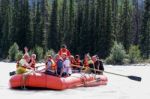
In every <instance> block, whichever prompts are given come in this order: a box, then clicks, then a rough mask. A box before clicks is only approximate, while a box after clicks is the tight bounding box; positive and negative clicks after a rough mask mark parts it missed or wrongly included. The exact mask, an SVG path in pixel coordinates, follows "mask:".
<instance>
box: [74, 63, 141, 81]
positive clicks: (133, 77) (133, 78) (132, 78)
mask: <svg viewBox="0 0 150 99" xmlns="http://www.w3.org/2000/svg"><path fill="white" fill-rule="evenodd" d="M73 66H75V67H78V68H83V69H84V68H85V67H83V66H78V65H73ZM89 69H90V70H94V71H99V72H105V73H108V74H113V75H117V76H121V77H127V78H129V79H131V80H134V81H141V80H142V78H141V77H138V76H133V75H130V76H127V75H122V74H118V73H112V72H108V71H103V70H98V69H93V68H89Z"/></svg>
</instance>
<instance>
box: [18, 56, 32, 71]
mask: <svg viewBox="0 0 150 99" xmlns="http://www.w3.org/2000/svg"><path fill="white" fill-rule="evenodd" d="M29 61H30V56H29V55H28V54H25V55H24V56H23V58H22V59H21V60H20V61H19V62H18V63H19V65H18V68H17V70H16V73H17V74H23V73H26V72H27V71H28V69H31V70H34V69H33V68H32V67H31V65H32V62H31V63H30V64H29Z"/></svg>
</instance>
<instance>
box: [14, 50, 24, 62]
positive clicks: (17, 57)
mask: <svg viewBox="0 0 150 99" xmlns="http://www.w3.org/2000/svg"><path fill="white" fill-rule="evenodd" d="M22 57H23V52H22V51H19V52H18V53H17V54H16V56H15V59H16V60H17V61H19V60H20V59H21V58H22Z"/></svg>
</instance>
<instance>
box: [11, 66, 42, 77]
mask: <svg viewBox="0 0 150 99" xmlns="http://www.w3.org/2000/svg"><path fill="white" fill-rule="evenodd" d="M43 66H45V65H39V66H36V67H35V68H36V69H37V68H39V67H43ZM15 74H16V71H12V72H9V76H13V75H15Z"/></svg>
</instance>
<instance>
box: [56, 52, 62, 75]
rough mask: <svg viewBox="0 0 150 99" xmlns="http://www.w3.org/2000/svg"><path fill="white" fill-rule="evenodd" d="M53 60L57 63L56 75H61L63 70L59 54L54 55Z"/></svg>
mask: <svg viewBox="0 0 150 99" xmlns="http://www.w3.org/2000/svg"><path fill="white" fill-rule="evenodd" d="M55 62H56V65H57V75H58V76H59V77H61V75H60V74H61V73H62V72H63V59H62V57H61V56H60V55H58V54H57V55H56V56H55Z"/></svg>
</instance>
